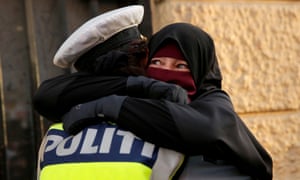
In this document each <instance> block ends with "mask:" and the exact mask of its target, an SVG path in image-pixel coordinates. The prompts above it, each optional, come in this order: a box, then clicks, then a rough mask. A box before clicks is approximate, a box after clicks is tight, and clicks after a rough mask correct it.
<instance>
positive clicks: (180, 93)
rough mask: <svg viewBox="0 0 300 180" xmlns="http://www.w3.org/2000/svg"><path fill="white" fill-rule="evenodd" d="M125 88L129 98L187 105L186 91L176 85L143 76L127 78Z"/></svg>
mask: <svg viewBox="0 0 300 180" xmlns="http://www.w3.org/2000/svg"><path fill="white" fill-rule="evenodd" d="M126 86H127V93H128V95H129V96H133V97H141V98H149V99H166V100H169V101H172V102H177V103H182V104H186V103H188V95H187V92H186V90H185V89H183V88H182V87H180V86H178V85H176V84H170V83H166V82H163V81H158V80H155V79H151V78H147V77H144V76H129V77H128V80H127V85H126Z"/></svg>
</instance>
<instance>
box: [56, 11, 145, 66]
mask: <svg viewBox="0 0 300 180" xmlns="http://www.w3.org/2000/svg"><path fill="white" fill-rule="evenodd" d="M143 15H144V7H143V6H142V5H131V6H126V7H123V8H119V9H116V10H112V11H108V12H106V13H104V14H101V15H99V16H96V17H94V18H92V19H90V20H89V21H87V22H86V23H84V24H83V25H82V26H80V27H79V28H78V29H77V30H76V31H74V32H73V33H72V34H71V35H70V36H69V38H68V39H67V40H66V41H65V42H64V43H63V44H62V45H61V47H60V48H59V49H58V51H57V52H56V54H55V56H54V60H53V62H54V64H55V65H56V66H59V67H61V68H68V67H71V66H72V64H73V63H75V61H76V60H77V59H78V58H79V57H80V56H82V55H83V54H85V53H86V52H88V51H89V50H91V49H92V48H94V47H95V46H97V45H99V46H100V45H102V43H103V44H104V42H105V41H106V40H108V39H110V38H111V37H113V36H114V35H116V34H118V33H119V32H121V31H123V30H126V29H128V28H132V27H137V26H138V25H139V24H140V23H141V22H142V20H143ZM136 29H137V28H136ZM123 37H124V36H123ZM127 38H128V37H127Z"/></svg>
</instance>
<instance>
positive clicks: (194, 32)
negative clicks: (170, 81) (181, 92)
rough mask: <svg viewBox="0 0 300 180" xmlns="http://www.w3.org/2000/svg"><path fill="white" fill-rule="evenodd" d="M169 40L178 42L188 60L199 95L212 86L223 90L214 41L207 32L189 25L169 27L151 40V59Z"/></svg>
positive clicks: (176, 24)
mask: <svg viewBox="0 0 300 180" xmlns="http://www.w3.org/2000/svg"><path fill="white" fill-rule="evenodd" d="M191 39H193V40H194V41H191ZM168 40H174V41H176V42H177V44H178V46H179V48H180V50H181V52H182V53H183V55H184V57H185V58H186V60H187V62H188V64H189V66H190V70H191V73H192V76H193V78H194V81H195V84H196V86H197V94H198V95H199V93H200V92H203V90H204V91H205V89H208V88H210V87H212V86H214V87H217V88H221V81H222V75H221V71H220V68H219V65H218V61H217V56H216V53H215V46H214V41H213V39H212V38H211V37H210V36H209V35H208V34H207V33H206V32H204V31H203V30H201V29H200V28H199V27H196V26H194V25H191V24H187V23H174V24H171V25H168V26H166V27H164V28H163V29H161V30H160V31H159V32H157V33H156V34H154V35H153V36H152V38H151V39H150V42H149V49H150V54H149V58H150V59H151V58H152V57H153V55H154V54H155V52H156V51H157V50H158V49H159V48H160V46H161V45H162V44H164V43H165V42H166V41H168Z"/></svg>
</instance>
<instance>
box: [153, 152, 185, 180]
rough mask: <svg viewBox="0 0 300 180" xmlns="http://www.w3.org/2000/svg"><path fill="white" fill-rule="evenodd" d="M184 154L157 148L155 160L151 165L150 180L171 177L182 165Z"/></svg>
mask: <svg viewBox="0 0 300 180" xmlns="http://www.w3.org/2000/svg"><path fill="white" fill-rule="evenodd" d="M183 160H184V155H183V154H181V153H179V152H176V151H173V150H170V149H165V148H159V151H158V157H157V160H156V162H155V164H154V166H153V167H152V176H151V179H152V180H160V179H171V178H172V177H173V176H174V175H175V173H176V171H177V170H178V169H179V167H180V166H181V165H182V163H183Z"/></svg>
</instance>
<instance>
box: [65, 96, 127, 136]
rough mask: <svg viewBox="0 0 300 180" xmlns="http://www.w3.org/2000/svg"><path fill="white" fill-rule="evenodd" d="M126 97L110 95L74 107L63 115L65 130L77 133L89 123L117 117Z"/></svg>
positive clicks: (97, 122)
mask: <svg viewBox="0 0 300 180" xmlns="http://www.w3.org/2000/svg"><path fill="white" fill-rule="evenodd" d="M125 98H126V97H125V96H117V95H110V96H106V97H103V98H100V99H97V100H94V101H90V102H87V103H83V104H79V105H77V106H74V107H72V108H71V110H70V111H69V112H67V113H66V114H65V115H64V116H63V117H62V122H63V128H64V130H65V131H66V132H68V133H69V134H76V133H78V132H79V131H80V130H82V129H83V128H85V127H86V126H88V125H92V124H99V123H100V122H101V121H103V119H104V118H111V119H117V118H118V115H119V112H120V109H121V106H122V104H123V102H124V100H125Z"/></svg>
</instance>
